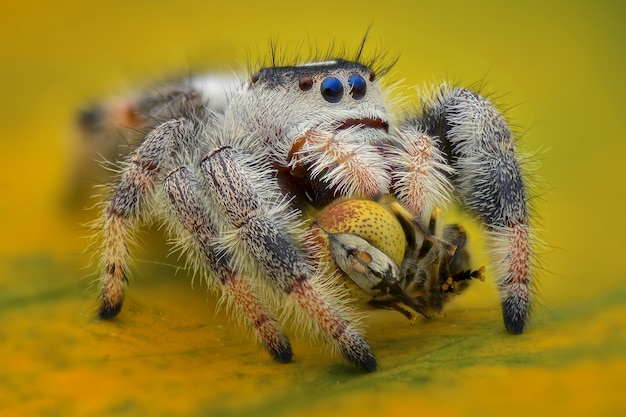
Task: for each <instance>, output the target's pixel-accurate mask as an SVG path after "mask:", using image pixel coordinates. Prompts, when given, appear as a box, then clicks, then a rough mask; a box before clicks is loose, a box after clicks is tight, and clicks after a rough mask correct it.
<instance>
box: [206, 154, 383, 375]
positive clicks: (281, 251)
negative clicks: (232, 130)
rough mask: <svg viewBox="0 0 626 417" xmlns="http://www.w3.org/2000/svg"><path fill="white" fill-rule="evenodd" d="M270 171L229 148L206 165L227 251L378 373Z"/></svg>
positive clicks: (351, 359)
mask: <svg viewBox="0 0 626 417" xmlns="http://www.w3.org/2000/svg"><path fill="white" fill-rule="evenodd" d="M266 169H267V168H264V167H263V166H262V165H259V164H258V162H255V161H253V160H251V159H246V158H245V157H244V156H243V155H241V154H240V153H238V152H237V151H235V150H234V149H232V148H229V147H223V148H220V149H217V150H215V151H213V152H211V153H210V154H209V155H208V156H207V157H205V159H204V160H203V161H202V163H201V171H202V173H203V175H204V179H205V181H206V184H207V186H208V188H209V193H208V194H209V195H210V197H212V200H213V204H214V208H215V209H216V210H219V212H220V213H221V214H222V215H223V216H222V218H223V219H224V222H225V223H226V225H225V228H226V229H225V230H224V232H223V233H224V239H223V242H222V243H223V247H224V248H225V249H226V250H227V251H228V253H231V254H232V256H233V257H234V264H235V265H238V266H239V267H240V268H243V269H245V268H246V267H245V265H246V264H248V263H249V259H252V260H253V263H254V265H253V266H252V267H253V268H256V269H260V270H261V271H262V272H263V273H264V275H265V276H266V277H267V280H268V284H269V285H270V286H271V287H273V288H274V289H277V290H279V291H281V292H283V293H285V294H287V295H288V296H289V297H290V298H291V299H293V300H294V301H295V302H296V304H297V305H298V306H299V307H300V309H301V310H302V311H304V312H305V314H306V315H307V316H308V318H309V320H311V321H313V322H314V323H315V325H316V327H317V328H318V329H319V330H320V331H321V334H322V335H323V336H324V337H325V338H326V339H327V340H328V341H330V342H331V343H333V344H334V345H335V346H336V347H337V348H338V349H339V351H340V352H341V353H342V355H343V356H344V357H345V358H346V359H347V360H348V361H349V362H351V363H352V364H354V365H356V366H358V367H360V368H361V369H364V370H366V371H374V370H375V369H376V359H375V358H374V355H373V353H372V351H371V349H370V347H369V345H368V344H367V342H366V340H365V338H364V337H363V336H362V335H361V333H360V332H359V331H358V330H357V329H356V328H355V327H354V323H353V322H352V321H351V320H349V319H347V318H346V317H344V315H345V310H346V308H347V306H345V301H343V300H341V299H340V298H338V297H333V295H332V294H331V293H329V292H325V291H324V290H323V288H322V287H321V286H318V285H316V280H315V275H316V274H317V273H319V271H316V268H315V267H314V266H313V265H311V264H309V261H308V260H307V257H306V256H305V254H304V253H303V252H302V250H301V249H300V248H299V242H298V241H297V240H298V239H297V234H298V232H297V228H298V221H297V217H296V216H297V213H296V212H293V211H292V212H290V209H289V208H288V207H287V206H286V204H285V200H284V197H282V196H281V195H280V193H279V192H278V184H277V183H276V182H275V181H274V182H272V179H271V176H270V175H264V173H265V174H267V171H266ZM264 170H265V172H264ZM268 180H269V181H268ZM268 182H269V184H268Z"/></svg>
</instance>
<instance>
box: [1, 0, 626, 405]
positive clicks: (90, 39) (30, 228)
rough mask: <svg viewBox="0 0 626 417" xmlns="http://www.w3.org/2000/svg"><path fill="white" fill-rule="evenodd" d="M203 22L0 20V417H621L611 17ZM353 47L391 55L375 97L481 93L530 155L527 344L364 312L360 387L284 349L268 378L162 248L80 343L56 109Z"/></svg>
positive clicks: (272, 14) (486, 9)
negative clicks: (460, 89)
mask: <svg viewBox="0 0 626 417" xmlns="http://www.w3.org/2000/svg"><path fill="white" fill-rule="evenodd" d="M217 3H218V2H193V1H185V0H178V1H169V2H163V1H124V2H122V1H109V2H71V1H57V2H45V1H39V2H36V1H30V2H28V1H19V2H18V1H11V0H4V1H3V2H2V13H1V16H0V98H1V101H0V166H1V167H2V176H1V177H0V193H1V196H2V204H1V205H0V274H1V275H0V323H1V324H0V369H2V370H3V371H2V373H1V375H0V386H2V388H0V413H2V414H3V415H9V414H5V410H6V411H10V412H13V413H14V414H15V415H19V414H23V415H73V414H76V415H87V414H99V415H104V414H123V415H146V414H149V415H225V414H235V415H238V414H242V415H249V414H250V413H258V414H267V415H293V414H304V415H320V414H322V413H323V412H325V411H329V410H333V411H334V412H335V413H337V414H347V415H350V414H353V413H354V414H357V413H358V414H360V415H374V414H380V413H388V414H391V413H394V414H400V413H403V414H406V413H408V414H417V413H421V414H424V415H428V414H434V413H437V414H438V415H479V414H480V415H491V414H496V413H497V414H510V415H514V414H517V413H519V414H529V413H533V414H534V415H536V414H548V413H550V414H554V413H556V412H563V415H566V414H565V413H567V415H568V416H576V415H581V416H582V415H623V413H624V412H626V400H624V399H623V382H624V375H625V374H626V373H625V371H626V306H625V301H626V284H625V281H624V278H625V275H626V274H624V272H623V270H624V268H623V266H622V257H623V256H624V249H625V248H626V245H624V243H623V239H624V236H625V232H626V227H624V220H623V219H622V218H621V216H622V213H623V212H622V210H623V208H624V204H625V202H626V199H625V193H624V186H623V184H622V182H623V180H622V178H624V174H623V166H622V164H623V163H624V162H623V160H624V154H625V153H626V142H625V141H624V139H625V134H624V132H625V129H624V127H623V126H622V125H620V122H619V121H620V120H622V119H623V118H624V109H625V106H624V105H623V102H622V100H623V98H624V97H625V96H626V88H625V87H626V82H625V81H624V73H625V71H626V54H625V52H626V48H625V46H624V45H625V41H626V29H625V27H624V21H625V20H626V19H625V18H626V13H625V10H626V6H623V2H619V1H567V2H565V1H563V2H552V1H527V2H500V1H473V2H460V1H447V2H435V1H432V2H424V1H398V0H389V1H385V2H380V3H369V2H363V1H361V2H351V3H339V2H336V1H326V0H321V1H317V2H293V1H292V2H287V1H277V2H274V3H270V2H243V1H230V2H220V4H217ZM370 25H371V32H370V39H369V41H368V44H367V45H366V49H365V51H366V54H367V52H368V51H369V52H371V53H373V52H374V51H375V50H377V49H379V48H381V47H382V48H383V49H385V50H387V51H389V53H390V54H391V55H394V54H398V55H399V57H400V59H399V61H398V63H397V65H396V66H395V67H394V69H393V71H392V72H391V73H390V74H389V76H388V79H389V80H403V84H404V85H405V86H406V91H407V95H408V96H409V97H410V96H411V94H414V91H415V90H413V87H412V86H420V87H421V86H423V85H425V83H433V82H439V81H442V80H452V81H455V82H458V83H461V84H464V85H472V84H475V83H482V84H484V86H485V88H484V89H485V91H487V92H490V93H493V94H494V97H496V98H497V101H498V102H499V103H501V105H502V107H503V108H506V109H509V110H508V111H507V115H508V117H510V118H511V120H512V121H513V122H514V126H515V128H516V130H517V131H518V132H521V133H523V138H522V141H521V144H520V147H521V149H522V150H523V151H524V152H535V151H538V153H537V157H536V158H537V159H538V160H539V162H540V166H539V168H538V169H537V174H538V176H539V177H540V178H541V181H540V186H539V190H540V193H539V194H540V196H539V198H537V200H536V201H535V205H536V208H537V211H538V213H539V214H540V220H539V228H540V235H541V236H542V238H543V239H544V240H545V242H546V246H545V248H544V249H542V256H541V260H542V265H543V269H542V270H540V271H539V274H538V278H539V279H540V281H541V282H540V285H539V294H540V301H541V305H540V306H539V307H538V308H537V309H536V311H535V318H534V322H533V325H532V327H531V328H530V330H529V332H528V333H527V334H525V335H523V336H521V337H512V336H509V335H507V334H505V333H504V331H503V330H502V325H501V319H500V312H499V306H498V301H497V298H496V295H495V290H494V289H493V287H492V285H491V284H490V283H489V282H487V283H485V284H484V285H478V286H474V288H472V289H471V291H470V293H469V294H467V296H466V297H462V298H460V299H459V300H458V302H457V303H455V304H454V305H453V306H452V307H451V309H450V311H449V314H448V317H445V318H442V319H437V320H433V321H430V322H418V323H417V324H416V325H415V326H412V327H411V326H408V325H407V324H406V322H405V321H404V320H403V319H401V317H399V315H397V314H393V313H388V312H375V313H373V314H372V315H371V319H370V320H369V321H368V322H367V324H368V338H369V340H370V342H371V343H372V345H373V347H374V349H375V350H376V353H377V355H378V359H379V362H380V363H381V366H380V368H381V369H380V371H379V372H377V373H376V374H373V375H360V374H358V373H356V372H354V371H353V370H352V369H351V368H349V367H348V366H346V365H344V364H343V363H341V359H339V358H336V357H332V356H330V355H328V354H327V353H325V352H324V351H323V349H319V348H318V347H316V346H311V345H310V344H309V342H308V341H307V340H306V339H300V338H297V337H296V338H294V348H295V349H296V357H295V361H294V363H293V364H290V365H287V366H281V365H277V364H274V363H272V362H271V360H270V359H269V357H268V356H267V354H266V353H265V352H264V351H263V350H262V349H261V348H259V347H258V346H255V345H253V344H252V342H251V341H250V338H246V337H245V336H242V335H241V334H240V329H239V328H238V327H237V326H233V325H232V324H231V323H230V321H229V320H228V318H227V317H226V315H225V314H224V313H219V314H217V315H216V314H214V313H213V311H214V308H213V305H214V304H215V299H214V297H212V296H207V295H206V293H205V290H204V287H202V288H201V289H200V290H198V288H197V286H196V288H195V290H194V291H191V290H190V289H189V286H190V285H189V279H188V278H187V277H186V276H185V274H184V273H182V272H178V273H177V270H176V268H175V267H174V266H172V264H176V260H175V259H174V258H172V257H170V258H167V259H165V260H161V258H160V254H161V253H162V252H164V249H163V247H162V245H159V243H152V246H151V249H149V250H146V251H144V252H142V254H141V257H142V259H145V260H146V261H145V262H140V263H139V266H138V268H137V269H138V271H140V273H139V274H138V275H137V274H136V275H137V276H136V279H135V282H134V284H133V288H132V291H131V294H130V295H129V298H128V301H127V305H126V307H125V308H126V309H125V310H124V312H123V313H122V314H121V315H120V317H119V319H118V320H116V321H113V322H110V323H100V322H99V321H98V320H96V319H95V318H94V314H93V293H92V291H91V290H90V289H89V284H90V281H91V278H85V277H86V276H88V275H89V274H90V273H92V272H93V270H90V269H84V267H85V266H86V265H87V264H88V263H89V257H88V256H86V255H83V254H81V253H82V251H83V249H84V246H85V241H84V240H82V239H80V237H81V236H82V235H84V234H85V231H84V229H83V228H82V227H81V224H82V223H84V222H86V221H88V220H89V219H91V218H93V216H94V215H95V213H93V212H89V211H83V210H81V209H80V208H78V207H81V208H82V207H83V206H86V205H89V204H90V202H89V201H86V200H85V201H82V200H78V201H77V200H76V193H75V191H74V188H75V187H77V186H84V185H85V184H87V183H89V181H90V178H87V174H85V172H84V170H85V167H86V166H87V165H85V161H84V160H82V158H83V154H84V149H83V146H84V144H82V143H81V142H80V138H79V137H78V135H77V134H76V131H75V127H74V120H75V115H76V112H77V110H78V109H79V108H81V107H82V106H84V105H85V104H86V103H89V102H92V101H93V100H96V99H99V98H103V97H104V98H106V97H110V96H111V95H120V94H121V95H123V94H124V93H128V92H129V91H130V90H131V89H132V88H133V87H134V86H136V85H142V84H145V83H146V82H149V81H150V80H155V79H159V77H163V76H164V75H170V74H174V73H187V72H189V71H195V70H204V69H218V70H239V69H240V68H242V67H245V66H246V65H247V62H249V61H250V60H252V62H256V60H257V58H258V57H259V56H261V57H262V56H263V55H265V54H266V53H267V51H268V49H269V48H268V41H269V40H270V39H275V40H278V42H279V43H282V44H286V45H287V49H288V50H291V51H294V50H296V49H297V47H298V45H302V44H303V45H309V44H317V45H320V46H321V47H322V49H323V48H324V46H325V45H328V44H329V43H332V42H333V41H335V42H336V43H338V44H345V45H346V46H347V48H348V49H349V50H355V49H356V47H357V45H358V44H359V42H360V41H361V39H362V37H363V35H364V33H365V32H366V30H367V28H368V27H370ZM304 55H306V53H305V54H304ZM161 261H162V262H161ZM396 316H398V317H396Z"/></svg>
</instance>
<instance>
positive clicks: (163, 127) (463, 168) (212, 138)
mask: <svg viewBox="0 0 626 417" xmlns="http://www.w3.org/2000/svg"><path fill="white" fill-rule="evenodd" d="M355 61H357V62H350V61H347V60H343V59H333V60H325V61H319V62H307V63H304V64H300V65H294V66H277V65H274V66H270V67H267V68H262V69H260V70H259V71H258V72H256V73H255V74H254V75H252V76H251V77H249V78H248V79H247V80H244V81H242V82H241V83H240V85H238V86H237V87H236V88H233V89H232V91H229V92H228V93H227V94H226V95H225V96H222V97H220V99H223V98H224V97H225V98H226V101H224V102H223V103H224V105H223V106H215V105H213V104H214V103H213V102H212V100H213V99H214V97H207V96H206V95H203V91H202V88H200V87H199V86H198V85H197V84H194V83H180V84H176V85H171V86H167V87H164V88H162V89H160V90H158V92H156V93H155V92H154V91H152V92H145V93H143V94H141V95H139V96H138V97H136V98H135V99H133V100H131V101H129V102H127V103H125V104H124V105H123V106H122V109H123V112H125V114H126V117H127V123H128V124H129V125H131V126H136V127H143V128H145V131H146V132H147V133H146V134H145V135H142V136H143V137H142V138H141V139H142V140H141V143H140V144H139V145H138V146H137V147H136V149H134V150H133V151H132V153H131V154H130V155H129V156H128V158H127V159H126V161H125V162H123V163H122V164H121V165H120V167H121V168H120V178H119V179H118V181H117V182H116V183H115V184H114V185H113V192H112V193H111V195H110V197H109V198H108V200H107V201H106V202H105V203H104V207H103V211H102V215H101V218H100V220H99V222H98V225H97V228H98V230H99V234H100V237H101V246H99V253H100V255H101V268H102V272H103V273H102V275H101V278H100V281H99V282H100V291H101V294H100V309H99V316H100V317H101V318H102V319H110V318H113V317H115V316H116V315H117V314H118V313H119V312H120V310H121V308H122V302H123V299H124V286H125V283H126V282H127V281H128V266H127V262H128V258H129V253H128V252H129V251H128V242H129V241H130V240H132V236H133V233H134V231H135V230H136V229H137V228H138V226H139V225H141V224H146V223H152V222H161V223H163V224H165V225H166V226H167V229H168V230H169V232H170V233H171V236H172V237H173V239H174V240H175V242H177V245H178V246H179V248H180V249H181V250H182V251H184V252H185V256H186V259H187V263H188V266H190V267H191V269H192V270H194V271H195V272H196V273H200V274H202V275H203V276H204V277H205V278H206V280H207V282H208V283H209V284H210V285H212V286H213V287H218V288H221V290H222V294H223V297H224V298H225V299H226V300H227V302H228V304H229V305H230V307H231V308H232V310H234V311H235V312H236V315H237V316H238V317H240V318H243V319H244V321H245V322H246V323H247V325H248V326H249V327H250V328H251V329H253V332H254V334H255V335H256V337H257V339H258V340H259V341H260V342H261V344H263V346H265V348H266V349H267V350H268V351H269V353H270V354H271V355H272V356H273V358H274V359H275V360H276V361H278V362H289V361H290V360H291V358H292V350H291V346H290V343H289V340H288V339H287V337H286V336H285V334H284V333H283V331H282V330H281V329H280V327H279V325H278V322H277V320H275V319H274V317H275V315H276V314H275V313H276V310H281V311H284V310H285V309H286V307H289V311H290V314H296V315H299V316H297V317H296V321H297V322H298V324H304V325H305V326H308V327H307V329H306V330H307V331H310V332H311V333H313V334H320V335H321V336H322V337H323V338H324V339H325V340H326V341H328V342H329V343H330V344H332V345H334V346H335V347H336V348H337V349H338V350H339V351H340V352H341V354H342V355H343V356H344V357H345V358H346V359H347V360H348V361H349V362H350V363H352V364H354V365H356V366H357V367H360V368H362V369H363V370H366V371H374V370H375V369H376V366H377V363H376V359H375V357H374V355H373V353H372V350H371V348H370V346H369V345H368V343H367V341H366V339H365V337H364V336H363V333H362V331H361V330H359V328H358V318H359V316H358V315H357V314H355V312H354V310H355V304H357V302H356V300H357V299H358V298H362V296H366V297H368V298H371V300H370V305H373V306H375V307H381V308H393V309H396V310H398V311H400V312H402V313H403V314H404V315H406V316H407V317H408V318H410V319H414V318H415V313H419V314H422V315H425V316H430V315H432V314H433V313H436V312H438V311H441V310H442V308H443V305H444V303H445V301H446V300H447V299H448V298H449V296H450V294H452V293H455V292H458V291H460V290H461V289H462V288H463V287H464V284H465V283H467V280H469V279H471V278H482V272H483V269H482V268H480V269H478V270H472V269H471V268H470V266H469V265H470V261H469V254H468V252H467V249H466V247H465V240H466V235H465V232H464V231H463V229H462V228H461V227H460V226H457V225H446V226H444V225H443V224H442V222H441V221H440V217H439V215H438V212H439V207H444V206H446V205H447V204H448V203H449V202H450V201H451V200H452V199H453V198H454V199H455V201H456V202H457V203H458V204H459V205H460V206H461V207H463V208H464V209H465V210H466V211H467V212H469V213H471V214H472V215H474V216H475V217H476V218H477V219H478V221H479V222H480V223H481V224H482V225H483V226H484V230H485V234H486V240H487V246H488V248H489V251H490V255H491V262H492V263H491V265H490V266H491V268H492V269H491V275H490V276H491V277H493V279H494V280H495V281H496V283H497V286H498V288H499V290H500V294H501V297H502V311H503V316H504V324H505V326H506V328H507V329H508V330H509V331H510V332H511V333H514V334H519V333H522V331H523V330H524V327H525V325H526V323H527V321H528V316H529V310H530V307H531V296H532V291H531V284H532V280H531V277H532V273H531V249H530V237H529V236H530V228H529V213H528V209H527V205H528V201H527V199H528V198H527V191H526V186H525V179H524V176H523V174H522V171H521V169H520V162H519V158H518V157H517V156H516V150H515V143H514V138H513V136H512V134H511V131H510V129H509V127H508V126H507V123H506V122H505V120H504V118H503V116H502V115H501V114H500V113H499V112H498V111H497V110H496V108H495V107H494V106H493V105H492V104H491V103H490V101H488V100H487V99H486V98H484V97H481V96H480V95H478V94H476V93H474V92H472V91H469V90H467V89H463V88H452V87H448V86H443V87H442V88H441V89H440V90H439V91H438V92H437V93H436V94H434V98H431V99H423V103H424V104H423V106H422V108H421V109H419V110H415V111H413V112H408V113H407V115H405V116H403V117H402V118H399V119H400V120H399V121H395V120H392V117H391V115H390V113H389V112H388V110H387V107H386V104H385V97H384V95H383V91H382V89H381V86H380V84H379V80H378V78H377V74H375V72H374V70H372V68H371V66H368V65H366V64H364V63H363V62H361V61H360V59H356V60H355ZM118 111H119V108H118ZM105 115H106V111H101V112H99V113H96V112H91V113H85V114H84V115H83V121H84V122H85V125H92V126H93V125H95V124H96V122H101V121H102V119H103V117H105ZM359 205H361V206H363V205H365V206H367V207H366V209H365V214H363V211H361V212H359V210H356V211H355V207H357V208H358V206H359ZM332 210H335V211H337V210H339V217H340V218H341V217H342V216H343V220H341V221H346V222H347V223H346V224H347V226H346V224H343V223H341V221H335V220H332V216H331V217H329V216H330V214H329V212H330V211H332ZM359 213H360V214H359ZM329 219H331V220H329ZM429 219H430V220H429ZM389 222H391V223H393V222H396V223H397V224H395V225H394V226H389V224H391V223H389ZM329 225H330V226H329ZM333 225H334V226H333ZM398 225H399V226H398ZM362 229H367V230H366V231H365V232H362ZM368 230H369V231H368ZM398 230H399V231H398ZM370 232H371V233H370ZM379 232H380V233H379ZM375 235H376V236H378V240H377V238H374V237H373V236H375ZM387 238H389V239H391V240H394V239H395V242H396V243H393V244H392V243H389V241H390V240H389V239H387ZM386 239H387V240H386ZM398 242H399V243H398ZM394 251H395V252H394ZM392 253H393V254H392ZM394 258H395V259H394ZM346 277H347V278H346ZM340 278H343V281H342V280H341V279H340ZM347 283H354V284H356V285H357V286H358V287H359V290H357V292H356V293H355V292H354V291H352V290H346V289H345V288H346V287H347ZM361 290H362V291H363V292H362V293H360V294H359V293H358V291H361ZM291 307H293V308H291Z"/></svg>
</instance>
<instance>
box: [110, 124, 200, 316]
mask: <svg viewBox="0 0 626 417" xmlns="http://www.w3.org/2000/svg"><path fill="white" fill-rule="evenodd" d="M196 129H197V126H196V124H195V123H194V122H192V121H190V120H188V119H178V120H171V121H169V122H165V123H163V124H161V125H159V126H158V127H157V128H155V129H154V130H152V131H151V132H150V133H149V134H148V135H147V136H146V138H145V140H144V141H143V143H142V144H141V145H140V146H139V147H138V148H137V149H136V150H135V151H134V152H133V153H132V154H131V155H130V158H129V160H128V163H127V165H126V167H125V169H124V171H123V173H122V177H121V180H120V182H119V184H118V185H117V188H116V190H115V193H114V194H113V196H112V197H111V199H110V200H109V201H108V204H107V205H106V208H105V210H104V213H103V215H102V222H103V224H102V226H101V230H102V231H103V241H104V246H103V249H102V252H103V264H104V265H103V266H104V271H105V272H104V275H103V276H102V277H101V285H100V288H101V305H100V311H99V316H100V318H103V319H109V318H112V317H115V316H116V315H117V314H118V313H119V312H120V310H121V308H122V303H123V301H124V283H126V282H128V243H127V242H128V241H129V240H130V239H131V237H132V234H133V232H134V231H135V229H136V228H137V226H138V224H139V223H143V222H146V221H147V220H148V219H149V217H150V215H151V214H152V212H153V205H154V204H153V202H152V198H153V196H154V193H155V190H156V186H157V184H158V183H159V178H160V176H162V174H161V171H162V169H163V168H164V165H167V163H168V162H169V161H170V159H171V157H170V155H171V154H172V152H173V151H174V150H175V149H177V148H178V147H179V146H184V144H185V143H187V142H188V141H189V140H193V139H194V138H196V137H197V134H196Z"/></svg>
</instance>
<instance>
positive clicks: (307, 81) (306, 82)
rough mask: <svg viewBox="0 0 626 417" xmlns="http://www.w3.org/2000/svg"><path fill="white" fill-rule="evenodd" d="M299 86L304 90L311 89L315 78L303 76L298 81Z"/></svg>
mask: <svg viewBox="0 0 626 417" xmlns="http://www.w3.org/2000/svg"><path fill="white" fill-rule="evenodd" d="M298 87H300V90H302V91H309V90H310V89H311V87H313V79H312V78H311V77H302V78H300V81H298Z"/></svg>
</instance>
